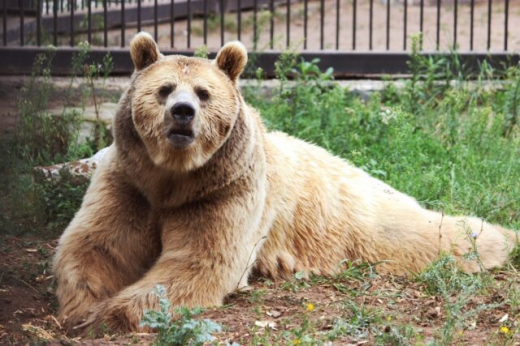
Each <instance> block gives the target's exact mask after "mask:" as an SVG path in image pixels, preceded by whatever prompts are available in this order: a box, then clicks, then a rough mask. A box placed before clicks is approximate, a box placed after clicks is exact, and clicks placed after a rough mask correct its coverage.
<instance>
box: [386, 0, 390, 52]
mask: <svg viewBox="0 0 520 346" xmlns="http://www.w3.org/2000/svg"><path fill="white" fill-rule="evenodd" d="M386 50H390V0H386Z"/></svg>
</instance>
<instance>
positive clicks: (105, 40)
mask: <svg viewBox="0 0 520 346" xmlns="http://www.w3.org/2000/svg"><path fill="white" fill-rule="evenodd" d="M107 1H108V0H103V46H105V47H108V28H107Z"/></svg>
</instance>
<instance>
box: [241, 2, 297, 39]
mask: <svg viewBox="0 0 520 346" xmlns="http://www.w3.org/2000/svg"><path fill="white" fill-rule="evenodd" d="M237 2H238V4H237V7H238V8H237V39H238V40H239V41H240V40H241V39H242V1H241V0H237ZM287 36H289V35H287Z"/></svg>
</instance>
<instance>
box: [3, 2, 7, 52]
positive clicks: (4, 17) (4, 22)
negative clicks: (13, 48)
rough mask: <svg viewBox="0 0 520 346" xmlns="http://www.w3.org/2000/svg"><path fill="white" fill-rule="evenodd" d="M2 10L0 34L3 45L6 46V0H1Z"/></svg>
mask: <svg viewBox="0 0 520 346" xmlns="http://www.w3.org/2000/svg"><path fill="white" fill-rule="evenodd" d="M2 7H3V10H2V27H3V28H2V29H3V31H2V34H3V35H2V36H3V38H4V46H7V1H5V0H4V1H3V6H2Z"/></svg>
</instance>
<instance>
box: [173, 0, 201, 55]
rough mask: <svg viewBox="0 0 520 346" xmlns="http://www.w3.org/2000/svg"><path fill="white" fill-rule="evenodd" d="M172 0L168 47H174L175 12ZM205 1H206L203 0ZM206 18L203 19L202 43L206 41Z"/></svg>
mask: <svg viewBox="0 0 520 346" xmlns="http://www.w3.org/2000/svg"><path fill="white" fill-rule="evenodd" d="M173 1H174V0H170V48H173V47H175V13H174V7H175V6H174V3H173ZM204 3H206V1H204ZM207 34H208V33H207V19H206V18H205V19H204V44H206V42H207Z"/></svg>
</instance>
